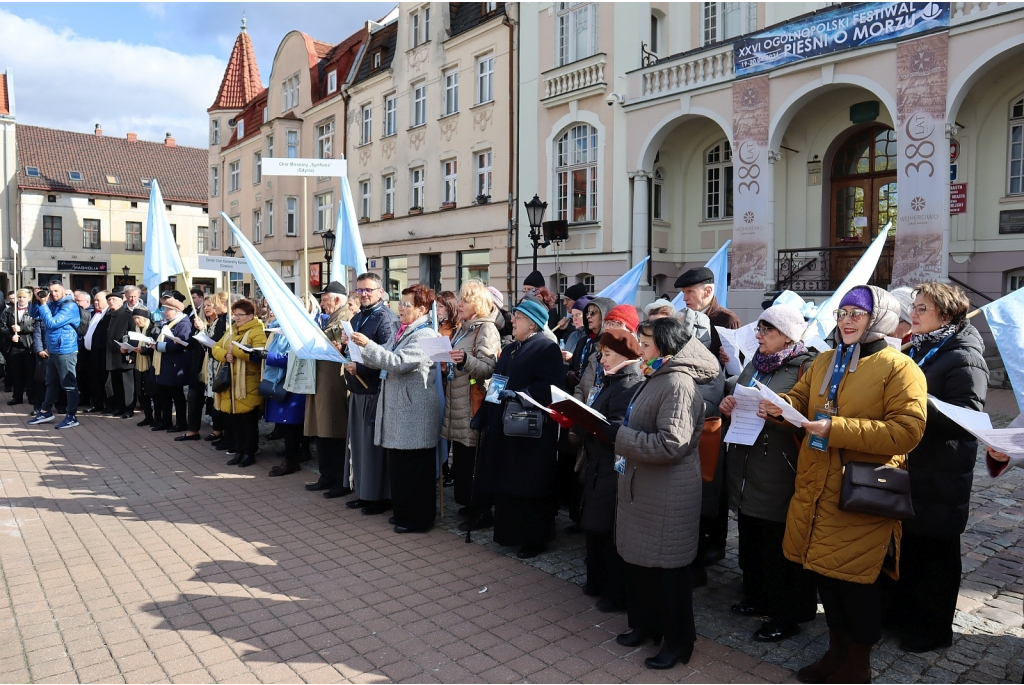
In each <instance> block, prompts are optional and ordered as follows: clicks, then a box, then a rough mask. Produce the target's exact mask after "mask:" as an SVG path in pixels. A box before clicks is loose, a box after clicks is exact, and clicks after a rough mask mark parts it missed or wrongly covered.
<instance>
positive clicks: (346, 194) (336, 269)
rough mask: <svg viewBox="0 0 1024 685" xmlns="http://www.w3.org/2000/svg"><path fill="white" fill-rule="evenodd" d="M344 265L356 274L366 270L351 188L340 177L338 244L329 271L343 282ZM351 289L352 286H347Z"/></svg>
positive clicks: (346, 272)
mask: <svg viewBox="0 0 1024 685" xmlns="http://www.w3.org/2000/svg"><path fill="white" fill-rule="evenodd" d="M346 266H351V267H352V268H353V269H355V272H356V276H358V275H359V274H361V273H364V272H365V271H366V252H364V251H363V239H362V237H361V236H360V235H359V220H358V219H357V218H356V206H355V203H353V201H352V188H351V187H349V184H348V179H347V178H346V177H344V176H342V177H341V198H340V199H339V201H338V244H337V245H336V246H335V250H334V255H333V256H332V259H331V273H332V274H333V275H334V279H335V280H336V281H340V282H342V283H344V282H345V277H346V275H347V274H348V271H346V270H345V267H346ZM349 290H352V288H349Z"/></svg>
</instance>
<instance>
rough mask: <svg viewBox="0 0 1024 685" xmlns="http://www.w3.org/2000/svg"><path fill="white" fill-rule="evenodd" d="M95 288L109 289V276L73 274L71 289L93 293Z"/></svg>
mask: <svg viewBox="0 0 1024 685" xmlns="http://www.w3.org/2000/svg"><path fill="white" fill-rule="evenodd" d="M93 288H99V289H100V290H106V289H107V277H106V276H105V275H101V274H71V289H72V290H84V291H85V292H87V293H91V292H92V289H93Z"/></svg>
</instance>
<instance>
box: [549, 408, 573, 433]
mask: <svg viewBox="0 0 1024 685" xmlns="http://www.w3.org/2000/svg"><path fill="white" fill-rule="evenodd" d="M551 418H552V419H554V420H555V423H557V424H558V425H559V426H561V427H562V428H564V429H565V430H571V429H572V426H573V423H572V419H570V418H569V417H568V416H566V415H565V414H562V413H560V412H557V411H555V410H554V409H552V410H551Z"/></svg>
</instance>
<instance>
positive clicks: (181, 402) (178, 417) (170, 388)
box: [153, 383, 186, 429]
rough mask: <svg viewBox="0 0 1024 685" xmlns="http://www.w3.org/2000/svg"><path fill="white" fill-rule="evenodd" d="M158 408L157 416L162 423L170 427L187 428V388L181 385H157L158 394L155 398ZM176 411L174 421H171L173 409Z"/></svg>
mask: <svg viewBox="0 0 1024 685" xmlns="http://www.w3.org/2000/svg"><path fill="white" fill-rule="evenodd" d="M153 400H154V402H155V403H156V407H157V416H159V417H160V422H161V423H165V424H167V426H168V427H171V426H175V427H177V428H182V429H184V426H185V414H186V412H185V388H183V387H182V386H180V385H160V384H159V383H157V384H156V393H155V395H154V397H153ZM172 407H173V409H174V419H175V420H174V421H173V422H172V421H171V409H172Z"/></svg>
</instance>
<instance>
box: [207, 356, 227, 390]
mask: <svg viewBox="0 0 1024 685" xmlns="http://www.w3.org/2000/svg"><path fill="white" fill-rule="evenodd" d="M230 389H231V364H228V363H226V362H225V363H223V364H221V365H220V368H219V369H218V370H217V375H216V376H214V377H213V381H212V382H211V383H210V390H213V391H214V392H225V391H227V390H230Z"/></svg>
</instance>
